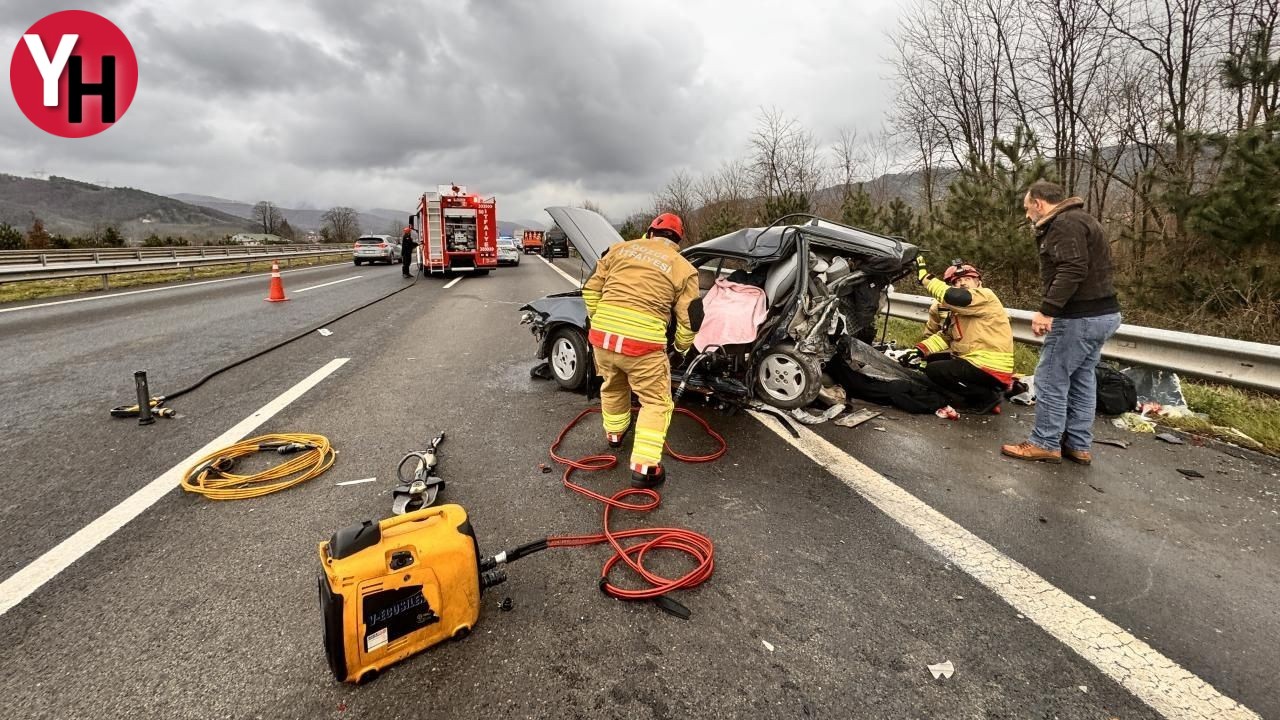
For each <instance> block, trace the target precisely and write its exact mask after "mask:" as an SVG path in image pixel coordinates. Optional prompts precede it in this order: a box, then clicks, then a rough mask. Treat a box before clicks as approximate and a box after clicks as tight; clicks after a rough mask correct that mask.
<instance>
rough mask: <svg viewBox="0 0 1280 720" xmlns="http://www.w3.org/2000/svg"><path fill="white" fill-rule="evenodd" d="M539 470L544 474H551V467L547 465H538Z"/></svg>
mask: <svg viewBox="0 0 1280 720" xmlns="http://www.w3.org/2000/svg"><path fill="white" fill-rule="evenodd" d="M538 469H539V470H541V471H542V472H543V473H544V474H545V473H549V472H551V467H550V466H549V465H547V464H546V463H538Z"/></svg>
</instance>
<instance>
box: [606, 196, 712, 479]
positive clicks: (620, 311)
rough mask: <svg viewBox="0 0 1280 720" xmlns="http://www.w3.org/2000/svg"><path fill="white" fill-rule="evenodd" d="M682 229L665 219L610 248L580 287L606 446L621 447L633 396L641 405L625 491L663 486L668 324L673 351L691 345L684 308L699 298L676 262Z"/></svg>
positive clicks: (693, 278) (692, 273) (687, 270)
mask: <svg viewBox="0 0 1280 720" xmlns="http://www.w3.org/2000/svg"><path fill="white" fill-rule="evenodd" d="M683 237H684V225H683V223H682V222H681V221H680V218H679V216H677V215H674V214H672V213H663V214H661V215H659V216H658V217H656V218H654V219H653V222H652V223H651V224H650V225H649V229H648V230H647V231H645V234H644V236H642V237H640V238H639V239H636V240H628V241H626V242H622V243H618V244H616V245H614V246H613V247H612V248H610V249H609V251H608V252H607V253H606V254H605V255H604V257H602V258H600V261H599V262H598V263H596V270H595V272H594V273H593V274H592V275H591V277H590V279H588V280H587V282H586V284H585V285H583V286H582V299H583V300H584V301H585V302H586V305H587V315H588V317H590V319H591V331H590V333H589V337H590V341H591V344H592V345H593V346H594V347H595V353H594V354H595V359H596V372H597V374H599V375H600V376H601V377H603V378H604V384H603V385H602V386H601V387H600V414H601V415H602V416H603V418H604V432H605V439H606V440H607V441H608V443H609V446H610V447H613V448H617V447H621V446H622V440H623V438H624V437H625V436H626V434H627V432H628V431H629V429H630V426H631V393H633V392H634V393H635V394H636V396H637V397H638V398H639V399H640V414H639V416H638V417H637V418H636V427H635V440H634V443H633V445H632V448H631V486H632V487H635V488H652V487H656V486H658V485H661V484H662V483H663V482H664V481H665V480H666V471H665V470H664V469H663V467H662V448H663V445H664V443H665V442H666V436H667V427H668V426H669V425H670V424H671V412H672V409H673V408H674V403H673V402H672V400H671V361H670V359H669V358H668V357H667V353H666V347H667V323H668V319H669V318H670V317H671V316H672V315H673V314H674V316H675V322H676V328H675V338H674V342H673V344H674V346H675V351H676V353H678V354H680V355H683V354H684V353H685V352H687V351H688V349H689V347H690V346H691V345H692V344H693V330H692V328H690V326H689V303H691V302H693V301H694V300H697V299H698V294H699V293H698V271H697V270H696V269H694V267H693V266H692V265H690V264H689V261H688V260H685V259H684V257H683V256H681V255H680V246H679V243H680V241H681V239H682V238H683Z"/></svg>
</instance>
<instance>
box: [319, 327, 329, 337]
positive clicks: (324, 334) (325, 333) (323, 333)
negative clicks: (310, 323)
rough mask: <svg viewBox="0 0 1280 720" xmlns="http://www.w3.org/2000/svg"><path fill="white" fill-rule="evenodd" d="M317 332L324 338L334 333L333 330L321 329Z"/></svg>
mask: <svg viewBox="0 0 1280 720" xmlns="http://www.w3.org/2000/svg"><path fill="white" fill-rule="evenodd" d="M316 332H318V333H320V334H321V335H323V336H325V337H329V336H330V335H332V334H333V331H332V330H330V329H329V328H320V329H319V330H317V331H316Z"/></svg>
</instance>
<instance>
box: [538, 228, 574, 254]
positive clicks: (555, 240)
mask: <svg viewBox="0 0 1280 720" xmlns="http://www.w3.org/2000/svg"><path fill="white" fill-rule="evenodd" d="M542 257H546V258H555V257H566V258H567V257H569V238H568V237H566V236H565V233H564V231H563V230H561V229H559V228H551V229H550V230H548V231H547V234H546V236H544V237H543V239H542Z"/></svg>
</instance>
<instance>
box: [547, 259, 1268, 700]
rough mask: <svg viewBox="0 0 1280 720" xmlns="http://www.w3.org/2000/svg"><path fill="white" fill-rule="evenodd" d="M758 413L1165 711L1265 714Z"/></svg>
mask: <svg viewBox="0 0 1280 720" xmlns="http://www.w3.org/2000/svg"><path fill="white" fill-rule="evenodd" d="M541 259H542V261H543V262H546V259H545V258H541ZM547 265H549V266H550V267H551V269H552V270H555V271H556V272H559V273H560V275H561V276H563V277H564V278H565V279H566V280H568V281H569V283H570V284H572V285H573V286H574V287H579V283H578V281H577V280H574V279H573V278H572V277H570V276H569V275H567V274H566V273H564V272H562V271H561V270H560V268H557V267H556V266H555V265H552V264H551V263H547ZM751 415H752V417H754V418H755V419H756V420H757V421H759V422H760V423H762V424H763V425H765V426H766V427H768V428H769V429H770V430H772V431H773V432H774V433H776V434H777V435H778V437H781V438H782V439H783V440H784V441H786V442H787V443H789V444H790V445H791V446H793V447H795V448H796V449H797V450H799V451H800V452H802V453H804V454H805V455H806V456H807V457H808V458H809V459H810V460H812V461H813V462H815V463H817V464H818V465H819V466H820V467H822V468H824V469H825V470H826V471H827V472H829V473H831V474H832V475H835V476H836V477H837V478H839V479H840V481H841V482H843V483H844V484H845V485H847V486H849V487H850V488H852V489H853V490H854V492H856V493H858V494H859V495H861V496H862V497H864V498H866V499H867V501H868V502H870V503H871V504H873V505H875V506H876V507H877V508H878V509H879V510H880V512H883V513H884V514H886V515H888V516H889V517H890V518H892V519H893V520H894V521H895V522H897V523H898V524H900V525H902V526H903V527H905V528H906V529H907V530H909V531H911V533H912V534H914V535H915V536H916V537H918V538H920V539H921V540H923V541H924V542H925V543H927V544H928V545H930V546H931V547H933V548H934V549H935V550H937V551H938V552H939V553H940V554H942V555H943V556H944V557H946V558H947V559H948V560H949V561H950V562H952V563H954V564H955V565H956V566H957V567H959V568H960V569H962V570H964V571H965V572H966V573H968V574H969V575H971V576H972V577H973V578H974V579H976V580H977V581H978V582H980V583H982V584H983V585H985V586H986V587H987V588H988V589H990V590H991V591H992V592H993V593H995V594H996V595H997V596H998V597H1000V598H1001V599H1003V600H1004V601H1005V602H1007V603H1009V605H1011V606H1012V607H1013V608H1014V609H1016V610H1017V611H1018V612H1019V613H1020V614H1023V615H1025V616H1026V617H1028V618H1031V620H1032V621H1033V622H1035V623H1036V624H1037V625H1039V626H1040V627H1041V628H1042V629H1044V630H1045V632H1047V633H1049V634H1050V635H1052V636H1053V637H1054V638H1055V639H1057V640H1058V641H1059V642H1061V643H1063V644H1064V645H1066V646H1067V647H1069V648H1071V649H1072V650H1074V651H1075V652H1076V653H1077V654H1079V655H1080V656H1081V657H1083V658H1084V659H1085V660H1086V661H1087V662H1089V663H1090V664H1092V665H1093V666H1094V667H1096V668H1098V669H1099V670H1101V671H1102V672H1103V673H1104V674H1106V675H1107V676H1108V677H1110V678H1112V679H1113V680H1115V681H1116V682H1117V683H1119V684H1120V685H1122V686H1123V687H1124V688H1125V689H1127V690H1128V691H1129V692H1131V693H1133V694H1134V695H1135V696H1136V697H1137V698H1138V699H1140V700H1141V701H1142V702H1144V703H1146V704H1147V705H1148V706H1150V707H1151V708H1152V709H1154V710H1155V711H1156V712H1158V713H1160V714H1161V715H1163V716H1164V717H1166V718H1171V719H1177V720H1182V719H1183V718H1186V719H1187V720H1204V718H1225V719H1229V720H1235V719H1236V718H1240V719H1241V720H1259V715H1258V714H1257V713H1255V712H1253V711H1252V710H1250V709H1249V708H1247V707H1245V706H1244V705H1241V704H1240V703H1238V702H1236V701H1235V700H1232V699H1231V698H1229V697H1227V696H1225V695H1223V694H1222V693H1220V692H1218V690H1217V689H1216V688H1214V687H1213V686H1212V685H1210V684H1209V683H1206V682H1205V681H1203V680H1201V679H1200V678H1199V677H1197V676H1196V675H1194V674H1192V673H1190V672H1188V671H1187V670H1185V669H1183V668H1182V667H1180V666H1179V665H1178V664H1177V663H1175V662H1174V661H1172V660H1170V659H1169V658H1167V657H1165V656H1164V655H1162V654H1160V653H1159V652H1158V651H1156V649H1155V648H1153V647H1151V646H1150V645H1148V644H1146V643H1145V642H1143V641H1141V640H1139V639H1138V638H1136V637H1134V636H1132V635H1130V634H1129V633H1127V632H1125V631H1124V629H1123V628H1121V627H1119V626H1118V625H1116V624H1115V623H1113V622H1111V621H1110V620H1107V619H1106V618H1105V617H1103V616H1102V615H1100V614H1098V613H1097V612H1096V611H1095V610H1093V609H1092V608H1089V607H1088V606H1086V605H1083V604H1081V603H1079V602H1077V601H1076V600H1075V599H1074V598H1072V597H1071V596H1070V595H1068V594H1066V593H1064V592H1063V591H1061V590H1059V589H1058V588H1057V587H1055V586H1053V585H1052V584H1050V583H1049V582H1048V581H1046V580H1045V579H1044V578H1042V577H1040V576H1039V575H1037V574H1035V573H1034V572H1032V571H1031V570H1030V569H1029V568H1027V567H1026V566H1024V565H1022V564H1020V563H1018V562H1017V561H1016V560H1014V559H1012V558H1010V557H1007V556H1006V555H1004V554H1003V553H1001V552H1000V551H999V550H997V549H995V548H994V547H992V546H991V545H990V544H988V543H987V542H986V541H984V540H982V539H981V538H979V537H978V536H977V535H974V534H973V533H971V532H969V531H968V530H965V529H964V528H963V527H961V526H960V525H959V524H958V523H956V522H954V521H952V520H951V519H950V518H948V517H946V516H945V515H943V514H942V513H940V512H938V511H937V510H934V509H933V508H932V507H930V506H928V505H926V504H925V503H924V502H922V501H921V500H920V499H918V498H917V497H915V496H914V495H912V494H911V493H909V492H907V491H906V490H903V489H902V488H900V487H898V486H897V485H895V484H893V483H892V482H890V481H889V480H888V479H886V478H885V477H883V476H881V475H880V474H879V473H877V472H876V471H874V470H872V469H871V468H869V467H867V466H866V465H863V464H862V463H860V462H858V461H857V460H855V459H853V458H852V457H850V456H849V455H848V454H847V453H846V452H844V451H843V450H841V449H840V448H838V447H836V446H835V445H832V444H831V443H829V442H827V441H826V440H824V439H822V438H821V437H820V436H818V435H817V434H815V433H814V432H813V431H812V430H810V429H808V428H806V427H804V426H802V425H797V426H795V428H796V431H797V432H798V433H800V439H799V440H797V439H795V438H793V437H791V435H790V433H788V432H787V431H786V430H784V429H782V428H781V427H780V426H779V425H778V423H777V421H776V420H773V419H772V418H769V417H766V416H763V415H760V414H758V413H751Z"/></svg>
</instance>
